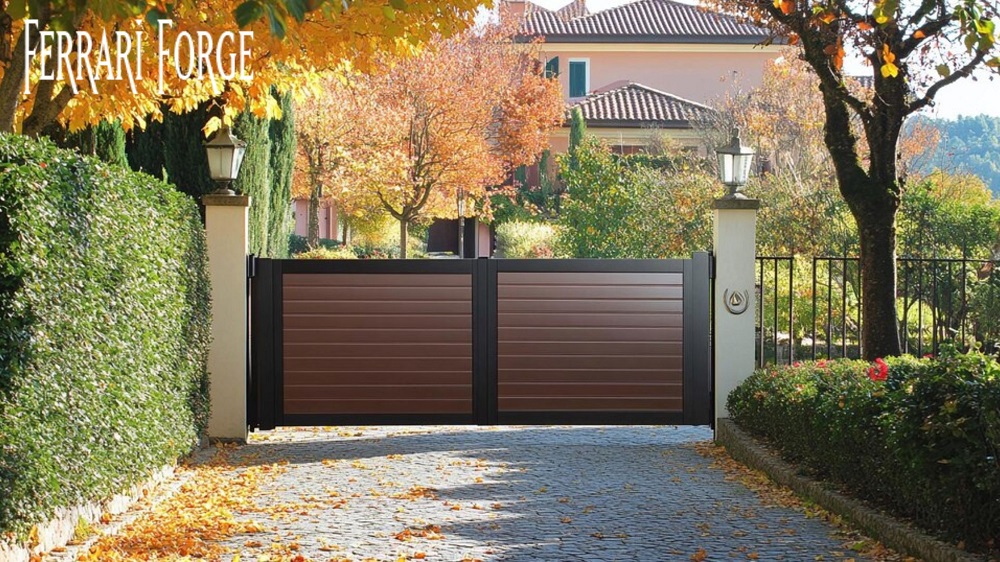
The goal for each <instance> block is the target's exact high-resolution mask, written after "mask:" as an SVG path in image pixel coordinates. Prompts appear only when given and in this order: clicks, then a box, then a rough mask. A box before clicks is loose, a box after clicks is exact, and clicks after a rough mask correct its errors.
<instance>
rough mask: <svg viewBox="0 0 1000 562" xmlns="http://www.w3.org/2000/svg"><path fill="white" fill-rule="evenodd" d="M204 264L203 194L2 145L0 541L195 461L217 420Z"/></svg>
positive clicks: (22, 144)
mask: <svg viewBox="0 0 1000 562" xmlns="http://www.w3.org/2000/svg"><path fill="white" fill-rule="evenodd" d="M206 260H207V257H206V248H205V239H204V232H203V229H202V226H201V221H200V218H199V214H198V209H197V207H196V204H195V203H194V201H192V200H191V198H190V197H187V196H186V195H184V194H182V193H180V192H178V191H176V190H175V189H174V188H172V187H171V186H169V185H167V184H165V183H163V182H161V181H157V180H154V179H153V178H151V177H150V176H147V175H145V174H139V173H134V172H129V171H125V170H122V169H120V168H114V167H110V166H108V165H105V164H103V163H100V162H99V161H97V160H96V159H92V158H84V157H81V156H80V155H78V154H77V153H75V152H72V151H68V150H59V149H57V148H55V147H54V146H53V145H52V144H51V143H49V142H48V141H42V142H39V141H34V140H30V139H27V138H25V137H21V136H6V135H5V136H0V534H2V533H4V532H14V533H17V534H18V535H19V536H21V537H24V536H25V535H24V534H25V532H26V531H27V530H28V529H29V528H30V526H31V525H32V524H34V523H36V522H38V521H40V520H43V519H45V518H47V517H49V516H51V515H52V514H53V512H54V510H55V509H56V508H59V507H64V506H71V505H75V504H78V503H80V502H82V501H85V500H95V499H101V498H106V497H109V496H111V495H112V494H114V493H115V492H119V491H121V490H123V489H124V488H125V487H126V486H128V485H131V484H133V483H135V482H138V481H140V480H142V479H143V478H145V477H147V476H148V475H149V474H150V473H151V471H152V470H154V469H155V468H158V467H160V466H163V465H165V464H168V463H171V462H173V461H175V460H176V459H177V458H178V457H179V456H180V455H183V454H185V453H187V452H188V451H190V450H191V449H192V447H193V445H194V443H195V442H196V438H197V437H198V435H199V434H200V433H201V432H202V431H203V430H204V428H205V426H206V424H207V419H208V391H207V386H208V382H207V381H208V379H207V373H206V361H207V354H208V343H209V315H210V311H209V281H208V276H207V271H206Z"/></svg>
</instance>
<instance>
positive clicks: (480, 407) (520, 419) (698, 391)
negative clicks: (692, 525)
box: [247, 252, 713, 430]
mask: <svg viewBox="0 0 1000 562" xmlns="http://www.w3.org/2000/svg"><path fill="white" fill-rule="evenodd" d="M250 261H251V263H250V265H249V267H248V272H249V277H250V278H251V279H250V315H249V322H250V328H249V334H250V342H249V343H250V361H249V373H248V376H247V381H248V386H249V388H248V393H247V401H248V403H247V415H248V423H249V425H250V427H252V428H255V429H260V430H267V429H273V428H275V427H280V426H288V425H293V426H294V425H359V424H361V425H375V424H390V425H391V424H397V425H406V424H478V425H495V424H503V423H517V424H554V423H555V424H558V423H563V424H581V423H586V424H684V425H707V424H709V423H711V416H712V411H711V410H712V404H713V398H712V361H711V347H710V346H711V325H710V314H711V300H710V297H711V285H712V282H711V279H712V278H713V275H712V269H713V268H712V256H711V255H710V254H708V253H704V252H699V253H696V254H695V255H694V256H693V257H692V258H691V259H671V260H591V259H575V260H503V259H486V258H480V259H466V260H357V261H355V260H272V259H261V258H251V260H250ZM501 272H568V273H573V272H602V273H680V274H682V275H683V287H684V289H683V357H684V358H683V404H684V407H683V413H681V414H677V413H674V412H663V413H660V412H629V413H615V412H599V413H595V414H591V415H587V416H585V417H582V416H580V415H579V413H578V412H570V413H568V414H573V415H569V416H567V415H560V412H508V413H503V412H499V411H498V408H497V401H498V400H497V398H498V395H497V382H498V381H497V360H496V358H497V351H498V349H497V348H498V338H497V275H498V273H501ZM285 273H312V274H324V273H328V274H336V273H397V274H399V273H413V274H420V273H445V274H447V273H451V274H471V276H472V303H473V306H472V330H473V334H472V348H473V368H472V387H473V391H472V392H473V411H472V414H471V415H461V414H399V415H377V416H376V415H365V414H360V415H359V414H315V415H313V414H296V415H286V414H284V412H283V403H284V396H283V392H284V391H283V382H284V381H283V367H282V366H283V342H282V333H283V329H284V326H283V310H282V298H281V295H282V288H283V282H282V280H283V275H284V274H285Z"/></svg>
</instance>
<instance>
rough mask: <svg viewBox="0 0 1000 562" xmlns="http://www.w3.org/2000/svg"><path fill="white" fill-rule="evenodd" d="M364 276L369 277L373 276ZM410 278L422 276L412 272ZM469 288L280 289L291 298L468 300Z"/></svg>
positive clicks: (420, 286)
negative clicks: (412, 274) (412, 275)
mask: <svg viewBox="0 0 1000 562" xmlns="http://www.w3.org/2000/svg"><path fill="white" fill-rule="evenodd" d="M345 275H346V274H345ZM365 277H373V275H367V276H365ZM375 277H377V276H375ZM414 277H426V276H417V275H414ZM470 290H471V288H470V287H428V286H426V285H417V286H412V287H370V286H363V287H349V286H344V285H334V286H329V287H321V286H312V285H310V286H301V287H297V286H294V285H293V286H291V287H289V286H287V285H286V286H285V288H284V291H283V292H284V295H285V298H286V299H288V300H292V301H372V302H410V301H459V302H469V298H470ZM470 304H471V303H470Z"/></svg>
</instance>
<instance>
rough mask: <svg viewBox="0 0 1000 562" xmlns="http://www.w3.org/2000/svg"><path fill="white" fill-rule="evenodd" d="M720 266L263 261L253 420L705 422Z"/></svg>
mask: <svg viewBox="0 0 1000 562" xmlns="http://www.w3.org/2000/svg"><path fill="white" fill-rule="evenodd" d="M710 268H711V258H710V256H709V255H708V254H706V253H699V254H695V255H694V257H693V258H691V259H683V260H681V259H678V260H496V259H467V260H271V259H254V260H252V264H251V272H252V273H251V280H250V281H251V283H250V289H251V290H250V293H251V296H250V298H251V314H250V334H251V338H250V373H249V375H248V377H249V393H248V396H249V404H248V412H249V418H250V424H251V427H254V428H256V429H272V428H274V427H277V426H299V425H368V424H481V425H487V424H534V423H558V424H639V423H641V424H645V423H656V424H707V423H709V422H710V417H711V363H710V349H709V346H710V328H709V315H710V298H709V295H710V287H711V282H710V279H709V277H710Z"/></svg>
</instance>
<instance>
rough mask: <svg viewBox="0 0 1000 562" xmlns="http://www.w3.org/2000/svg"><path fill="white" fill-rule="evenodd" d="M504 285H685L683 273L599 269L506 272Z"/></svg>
mask: <svg viewBox="0 0 1000 562" xmlns="http://www.w3.org/2000/svg"><path fill="white" fill-rule="evenodd" d="M499 275H502V276H503V277H504V282H503V283H504V285H507V286H514V285H558V286H560V287H577V286H581V285H600V286H609V285H614V286H630V285H683V284H684V275H683V274H682V273H606V272H597V271H581V272H554V271H544V272H532V273H527V272H506V271H502V272H500V274H499Z"/></svg>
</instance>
